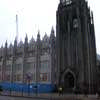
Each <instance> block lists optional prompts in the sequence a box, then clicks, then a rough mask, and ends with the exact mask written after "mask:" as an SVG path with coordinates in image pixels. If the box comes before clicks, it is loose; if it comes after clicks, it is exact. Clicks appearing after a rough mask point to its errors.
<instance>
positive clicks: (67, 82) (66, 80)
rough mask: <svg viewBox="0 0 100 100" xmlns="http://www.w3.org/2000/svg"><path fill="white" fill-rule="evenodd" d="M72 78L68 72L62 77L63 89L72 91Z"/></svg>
mask: <svg viewBox="0 0 100 100" xmlns="http://www.w3.org/2000/svg"><path fill="white" fill-rule="evenodd" d="M74 81H75V80H74V76H73V74H72V73H70V72H68V73H67V74H65V76H64V87H65V88H66V89H72V88H74Z"/></svg>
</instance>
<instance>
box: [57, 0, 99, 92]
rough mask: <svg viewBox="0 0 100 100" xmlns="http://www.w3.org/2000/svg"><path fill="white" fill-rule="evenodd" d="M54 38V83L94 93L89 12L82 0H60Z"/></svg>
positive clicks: (92, 38)
mask: <svg viewBox="0 0 100 100" xmlns="http://www.w3.org/2000/svg"><path fill="white" fill-rule="evenodd" d="M56 16H57V19H56V20H57V22H56V25H57V29H56V31H57V32H56V40H57V41H56V42H57V68H58V84H59V85H63V87H64V91H67V92H71V91H72V90H73V89H79V90H81V92H82V91H84V89H85V90H86V91H88V93H94V92H95V91H96V89H97V67H96V45H95V32H94V21H93V12H92V11H90V8H89V7H88V3H87V1H85V0H60V3H59V5H58V10H57V13H56Z"/></svg>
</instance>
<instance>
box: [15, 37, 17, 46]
mask: <svg viewBox="0 0 100 100" xmlns="http://www.w3.org/2000/svg"><path fill="white" fill-rule="evenodd" d="M14 47H17V37H16V38H15V41H14Z"/></svg>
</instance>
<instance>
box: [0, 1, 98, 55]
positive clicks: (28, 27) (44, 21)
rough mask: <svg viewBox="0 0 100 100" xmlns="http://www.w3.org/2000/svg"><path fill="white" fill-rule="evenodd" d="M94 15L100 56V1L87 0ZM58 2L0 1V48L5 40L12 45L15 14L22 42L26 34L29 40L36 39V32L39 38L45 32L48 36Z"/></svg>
mask: <svg viewBox="0 0 100 100" xmlns="http://www.w3.org/2000/svg"><path fill="white" fill-rule="evenodd" d="M88 2H89V5H90V7H91V10H93V13H94V22H95V34H96V47H97V52H98V53H99V54H100V38H99V37H100V11H99V10H100V0H88ZM58 3H59V0H0V47H1V45H2V44H3V45H4V43H5V41H6V40H7V41H8V43H9V44H10V43H13V42H14V39H15V36H16V14H18V23H19V26H18V27H19V35H18V40H19V41H20V40H23V41H24V37H25V35H26V33H27V35H28V38H29V40H30V39H31V37H32V36H33V37H34V38H35V39H36V36H37V33H38V30H40V34H41V38H42V37H43V35H44V34H45V32H46V33H47V34H48V35H50V32H51V27H52V26H53V27H54V29H56V10H57V6H58Z"/></svg>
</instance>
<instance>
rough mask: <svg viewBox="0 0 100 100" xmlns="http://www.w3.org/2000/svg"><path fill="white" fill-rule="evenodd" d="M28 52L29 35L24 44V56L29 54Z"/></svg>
mask: <svg viewBox="0 0 100 100" xmlns="http://www.w3.org/2000/svg"><path fill="white" fill-rule="evenodd" d="M27 51H28V37H27V34H26V37H25V43H24V55H26V54H27Z"/></svg>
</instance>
